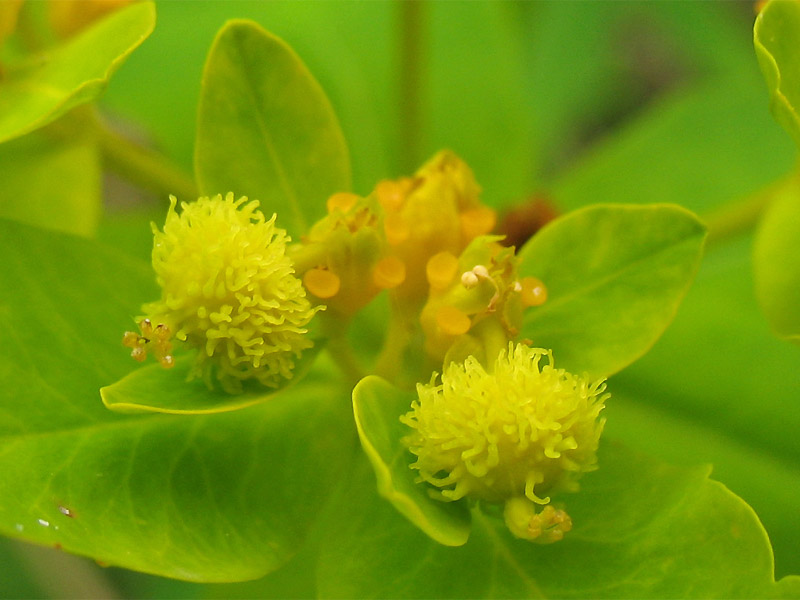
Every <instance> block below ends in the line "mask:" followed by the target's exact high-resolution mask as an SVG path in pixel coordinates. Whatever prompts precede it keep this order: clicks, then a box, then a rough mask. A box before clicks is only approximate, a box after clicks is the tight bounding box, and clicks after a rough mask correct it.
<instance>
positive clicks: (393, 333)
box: [374, 305, 411, 383]
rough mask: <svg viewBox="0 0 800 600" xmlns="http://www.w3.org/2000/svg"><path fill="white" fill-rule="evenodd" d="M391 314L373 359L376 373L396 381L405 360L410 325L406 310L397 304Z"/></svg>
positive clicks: (409, 339)
mask: <svg viewBox="0 0 800 600" xmlns="http://www.w3.org/2000/svg"><path fill="white" fill-rule="evenodd" d="M391 315H392V316H391V318H390V320H389V328H388V331H387V332H386V339H385V340H384V342H383V348H381V352H380V354H379V355H378V358H377V360H376V361H375V369H374V370H375V374H376V375H379V376H381V377H383V378H384V379H387V380H388V381H392V382H395V383H396V382H397V375H398V373H400V372H402V367H403V364H404V362H405V361H404V355H405V352H406V348H407V347H408V344H409V342H410V341H411V327H410V326H409V318H408V316H407V312H406V311H403V310H402V309H400V308H399V307H398V306H397V305H395V306H393V307H392V311H391Z"/></svg>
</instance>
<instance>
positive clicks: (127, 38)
mask: <svg viewBox="0 0 800 600" xmlns="http://www.w3.org/2000/svg"><path fill="white" fill-rule="evenodd" d="M154 26H155V7H154V5H153V3H152V2H141V3H136V4H133V5H132V6H129V7H127V8H124V9H122V10H120V11H118V12H116V13H114V14H113V15H110V16H109V17H108V18H107V19H104V20H102V21H100V22H98V23H96V24H94V25H93V26H91V27H90V28H88V29H86V30H85V31H83V32H81V33H79V34H78V35H76V36H75V37H74V38H71V39H69V40H67V41H65V42H64V43H63V44H62V45H60V46H57V47H55V48H53V49H51V50H48V51H46V52H44V53H43V54H41V55H39V56H32V57H30V58H29V59H28V63H27V64H22V65H18V66H14V68H13V70H11V71H10V72H9V73H8V74H7V75H6V77H5V78H4V79H3V80H2V81H1V82H0V142H4V141H6V140H10V139H12V138H15V137H18V136H20V135H23V134H25V133H28V132H29V131H33V130H34V129H36V128H39V127H42V126H43V125H46V124H48V123H51V122H52V121H54V120H55V119H57V118H58V117H59V116H61V115H63V114H64V113H66V112H67V111H68V110H70V109H71V108H74V107H76V106H78V105H79V104H83V103H85V102H89V101H90V100H93V99H94V98H96V97H97V96H98V95H99V94H100V93H101V92H102V91H103V90H104V89H105V87H106V85H107V84H108V80H109V78H110V77H111V75H113V73H114V71H116V70H117V69H118V68H119V66H120V65H121V64H122V63H123V62H124V61H125V59H126V58H127V57H128V55H129V54H130V53H131V52H133V51H134V50H135V49H136V48H137V47H138V46H139V44H141V43H142V42H143V41H144V40H145V39H146V38H147V36H149V35H150V32H151V31H152V30H153V27H154Z"/></svg>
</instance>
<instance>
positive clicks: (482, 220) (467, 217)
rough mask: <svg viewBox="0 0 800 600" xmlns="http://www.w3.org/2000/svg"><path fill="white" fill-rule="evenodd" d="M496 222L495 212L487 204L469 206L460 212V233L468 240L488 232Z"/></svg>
mask: <svg viewBox="0 0 800 600" xmlns="http://www.w3.org/2000/svg"><path fill="white" fill-rule="evenodd" d="M496 223H497V213H495V212H494V211H493V210H492V209H491V208H489V207H488V206H479V207H477V208H471V209H469V210H466V211H464V212H463V213H461V233H463V234H464V237H465V238H466V239H468V240H471V239H473V238H476V237H478V236H479V235H484V234H486V233H489V232H490V231H491V230H492V229H494V226H495V224H496Z"/></svg>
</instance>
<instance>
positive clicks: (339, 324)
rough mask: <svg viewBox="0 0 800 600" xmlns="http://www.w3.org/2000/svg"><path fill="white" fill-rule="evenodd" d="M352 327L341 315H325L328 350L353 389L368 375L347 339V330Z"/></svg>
mask: <svg viewBox="0 0 800 600" xmlns="http://www.w3.org/2000/svg"><path fill="white" fill-rule="evenodd" d="M349 325H350V320H349V319H344V318H341V316H340V315H324V317H323V322H322V331H323V334H324V335H325V336H326V337H327V338H328V345H327V347H326V349H327V350H328V354H330V356H331V358H332V359H333V362H334V363H335V364H336V366H337V367H339V370H340V371H341V372H342V374H343V375H344V376H345V377H346V378H347V381H348V384H349V386H350V388H351V389H352V388H353V387H355V385H356V384H357V383H358V382H359V381H361V380H362V379H363V378H364V377H365V376H366V373H365V372H364V369H362V368H361V364H360V363H359V362H358V359H357V358H356V355H355V354H353V348H352V346H351V345H350V342H349V341H348V339H347V330H348V328H349Z"/></svg>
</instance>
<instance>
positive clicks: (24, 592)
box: [0, 539, 45, 600]
mask: <svg viewBox="0 0 800 600" xmlns="http://www.w3.org/2000/svg"><path fill="white" fill-rule="evenodd" d="M19 546H20V544H19V543H18V542H13V541H11V540H8V539H0V598H16V599H17V600H22V599H23V598H24V599H28V598H30V599H32V600H35V599H37V598H44V597H45V595H44V593H43V590H42V587H41V586H40V585H39V582H37V578H36V577H34V576H32V574H31V573H29V572H28V570H27V569H26V568H25V565H24V563H23V561H22V558H21V557H20V556H19V553H18V550H19Z"/></svg>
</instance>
